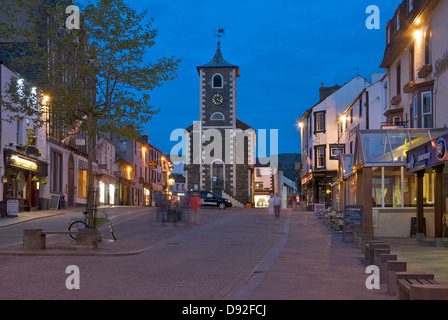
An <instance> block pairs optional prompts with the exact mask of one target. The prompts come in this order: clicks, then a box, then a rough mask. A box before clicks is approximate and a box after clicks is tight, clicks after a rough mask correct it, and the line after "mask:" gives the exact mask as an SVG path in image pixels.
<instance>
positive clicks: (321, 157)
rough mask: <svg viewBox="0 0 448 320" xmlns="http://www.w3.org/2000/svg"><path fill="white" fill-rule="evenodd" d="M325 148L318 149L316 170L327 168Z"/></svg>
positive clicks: (319, 147)
mask: <svg viewBox="0 0 448 320" xmlns="http://www.w3.org/2000/svg"><path fill="white" fill-rule="evenodd" d="M325 148H326V147H325V146H318V147H316V169H322V168H325V160H326V159H325ZM319 151H321V152H322V153H320V152H319Z"/></svg>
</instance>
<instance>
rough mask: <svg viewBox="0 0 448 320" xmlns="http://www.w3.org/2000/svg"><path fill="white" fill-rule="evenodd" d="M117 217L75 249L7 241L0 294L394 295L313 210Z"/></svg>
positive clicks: (62, 243) (59, 243) (55, 241)
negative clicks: (375, 282) (106, 232)
mask: <svg viewBox="0 0 448 320" xmlns="http://www.w3.org/2000/svg"><path fill="white" fill-rule="evenodd" d="M123 210H127V211H128V212H126V211H123ZM112 217H113V218H112V221H113V222H114V227H115V230H116V234H117V236H118V241H117V242H113V241H110V240H107V239H105V240H104V241H103V242H101V243H100V245H99V248H98V250H94V251H78V250H77V249H74V248H73V243H70V241H73V240H68V239H66V238H65V237H66V236H65V235H64V237H62V238H61V236H56V237H52V238H51V239H49V240H48V245H47V249H46V250H43V251H40V250H39V251H24V250H23V249H21V248H20V246H18V245H17V244H16V245H15V246H12V247H11V248H6V249H5V248H3V249H2V252H0V253H1V254H2V256H1V262H0V281H1V282H0V283H1V289H2V290H0V299H31V300H37V299H49V300H53V299H58V300H59V299H64V300H76V299H86V300H92V299H93V300H97V299H120V300H315V299H317V300H324V299H346V300H347V299H349V300H351V299H354V300H356V299H357V300H364V299H366V300H380V299H394V297H392V296H388V295H387V294H386V293H385V291H386V290H385V289H384V288H383V289H382V290H368V289H366V286H365V280H366V277H367V275H366V274H365V273H364V272H365V264H364V263H363V261H362V259H361V254H360V252H359V251H358V250H357V249H356V248H355V247H354V246H353V245H352V244H351V243H346V242H343V241H342V240H341V237H340V234H337V233H335V232H331V231H329V230H327V229H326V228H325V227H324V226H323V225H322V224H320V223H319V222H318V221H316V220H314V219H313V215H312V214H311V213H309V212H300V211H292V210H282V212H281V217H280V219H269V218H268V215H267V210H264V209H261V210H258V209H226V210H217V209H202V212H201V225H193V224H188V223H178V224H176V225H174V224H172V223H166V224H165V225H162V224H161V223H160V222H157V221H156V215H155V211H153V210H148V209H145V210H143V209H135V210H134V209H124V208H116V209H115V213H114V215H113V216H112ZM66 218H67V217H64V215H59V216H57V217H48V218H42V219H38V220H35V221H34V222H33V224H32V226H33V227H36V225H45V223H48V221H50V220H56V219H61V220H64V219H66ZM27 223H31V222H24V223H21V224H17V225H14V226H10V227H3V228H0V233H2V232H3V233H5V232H6V231H5V230H6V229H8V228H13V227H14V228H17V230H19V229H20V227H21V228H22V229H23V227H26V226H27V225H26V224H27ZM22 225H23V226H22ZM68 266H76V267H77V268H78V269H79V289H76V288H75V289H71V290H70V289H68V287H70V285H69V286H68V287H67V285H66V282H69V283H70V281H71V280H72V275H73V274H72V273H70V272H68V273H66V268H67V267H68Z"/></svg>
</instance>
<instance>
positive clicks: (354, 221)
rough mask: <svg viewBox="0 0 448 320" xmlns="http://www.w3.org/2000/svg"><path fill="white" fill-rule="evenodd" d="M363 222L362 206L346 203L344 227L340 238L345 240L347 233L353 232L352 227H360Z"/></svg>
mask: <svg viewBox="0 0 448 320" xmlns="http://www.w3.org/2000/svg"><path fill="white" fill-rule="evenodd" d="M363 223H364V206H357V205H346V206H345V207H344V227H343V234H342V238H343V239H344V240H345V235H346V234H347V233H353V228H355V227H360V228H361V229H362V227H363Z"/></svg>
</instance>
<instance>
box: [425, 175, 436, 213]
mask: <svg viewBox="0 0 448 320" xmlns="http://www.w3.org/2000/svg"><path fill="white" fill-rule="evenodd" d="M423 205H426V206H433V205H434V173H425V176H424V177H423Z"/></svg>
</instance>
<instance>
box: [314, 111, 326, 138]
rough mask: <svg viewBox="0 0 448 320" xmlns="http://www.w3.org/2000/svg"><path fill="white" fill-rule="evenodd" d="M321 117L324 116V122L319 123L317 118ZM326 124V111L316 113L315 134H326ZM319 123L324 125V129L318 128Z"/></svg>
mask: <svg viewBox="0 0 448 320" xmlns="http://www.w3.org/2000/svg"><path fill="white" fill-rule="evenodd" d="M319 115H322V116H323V121H321V122H318V121H317V117H318V116H319ZM325 122H326V111H325V110H322V111H316V112H314V134H316V133H320V132H322V133H325V132H326V123H325ZM318 123H323V128H320V127H319V126H318Z"/></svg>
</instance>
